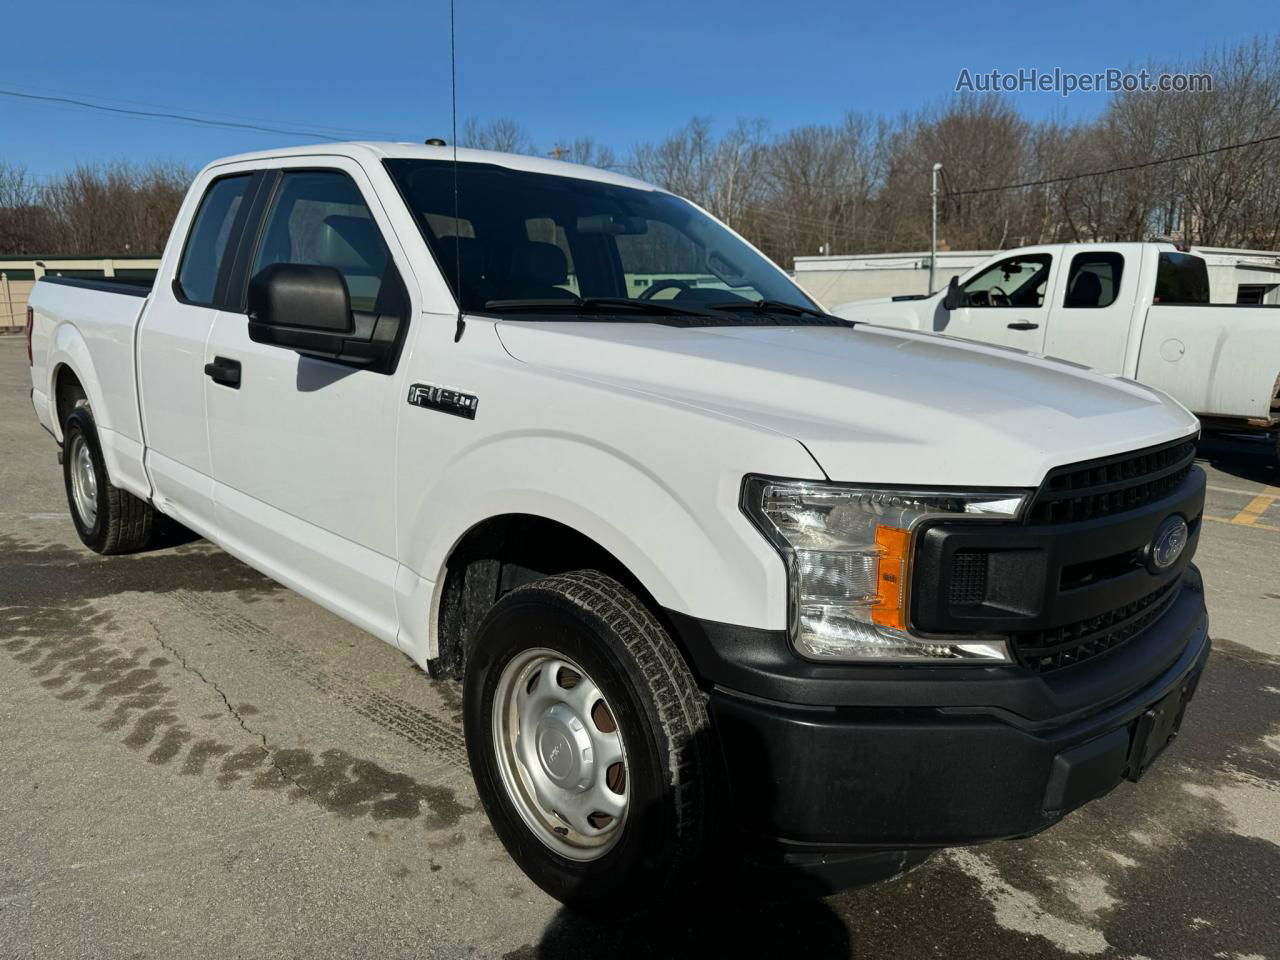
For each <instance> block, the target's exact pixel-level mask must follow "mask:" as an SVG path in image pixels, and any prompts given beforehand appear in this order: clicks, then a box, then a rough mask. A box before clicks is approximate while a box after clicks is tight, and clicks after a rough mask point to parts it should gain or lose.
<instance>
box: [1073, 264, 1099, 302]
mask: <svg viewBox="0 0 1280 960" xmlns="http://www.w3.org/2000/svg"><path fill="white" fill-rule="evenodd" d="M1101 301H1102V280H1101V279H1099V277H1098V275H1097V274H1096V273H1094V272H1092V271H1090V270H1081V271H1080V272H1079V273H1078V274H1076V280H1075V283H1073V284H1071V289H1070V290H1069V291H1068V292H1067V306H1068V307H1096V306H1097V305H1098V304H1099V303H1100V302H1101Z"/></svg>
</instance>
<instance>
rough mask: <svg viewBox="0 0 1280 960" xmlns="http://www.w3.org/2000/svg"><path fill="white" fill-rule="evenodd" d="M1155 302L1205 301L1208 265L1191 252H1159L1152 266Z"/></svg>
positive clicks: (1194, 302) (1207, 295) (1207, 298)
mask: <svg viewBox="0 0 1280 960" xmlns="http://www.w3.org/2000/svg"><path fill="white" fill-rule="evenodd" d="M1153 300H1154V302H1155V303H1191V304H1197V303H1198V304H1205V303H1208V302H1209V268H1208V266H1207V265H1206V264H1205V262H1204V259H1203V258H1202V257H1197V256H1196V255H1195V254H1191V253H1162V254H1160V261H1159V265H1158V266H1157V267H1156V292H1155V297H1154V298H1153Z"/></svg>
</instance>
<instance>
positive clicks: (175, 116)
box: [0, 90, 344, 143]
mask: <svg viewBox="0 0 1280 960" xmlns="http://www.w3.org/2000/svg"><path fill="white" fill-rule="evenodd" d="M0 96H5V97H14V98H16V99H19V100H36V101H42V102H45V103H65V104H69V105H71V106H76V107H86V108H88V109H90V110H101V111H103V112H105V113H121V114H125V115H127V116H134V117H145V118H149V119H152V120H176V121H178V122H180V123H194V124H198V125H200V126H205V127H222V128H225V129H232V130H253V131H256V132H259V133H280V134H284V135H286V136H291V137H313V138H315V139H317V140H327V141H329V142H331V143H340V142H341V141H342V140H343V139H344V138H342V137H334V136H330V135H329V134H327V133H317V132H316V131H314V130H288V129H285V128H283V127H268V126H265V125H263V124H258V123H237V122H235V121H232V120H209V119H207V118H204V117H194V116H191V115H189V114H184V113H168V112H163V111H158V110H132V109H129V108H127V107H112V106H108V105H107V104H105V103H92V102H90V101H88V100H79V99H76V98H75V97H55V96H49V95H44V94H38V93H22V92H21V91H18V90H0Z"/></svg>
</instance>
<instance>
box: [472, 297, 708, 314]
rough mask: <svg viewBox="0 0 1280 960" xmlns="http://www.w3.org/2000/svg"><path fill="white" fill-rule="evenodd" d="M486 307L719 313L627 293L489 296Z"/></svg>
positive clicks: (512, 310) (499, 309) (501, 310)
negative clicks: (520, 297) (525, 297)
mask: <svg viewBox="0 0 1280 960" xmlns="http://www.w3.org/2000/svg"><path fill="white" fill-rule="evenodd" d="M484 308H485V309H486V310H492V311H495V312H497V313H507V312H510V313H524V312H534V311H537V312H550V313H593V314H594V313H604V314H607V313H612V312H615V311H618V310H631V311H634V312H636V313H642V314H645V315H646V316H658V317H712V318H718V317H719V316H720V314H719V313H717V312H715V311H714V310H709V309H706V308H704V307H694V306H689V305H687V304H683V303H673V302H672V301H670V300H630V299H628V298H627V297H565V298H563V299H559V298H551V297H548V298H546V299H540V300H488V301H486V302H485V305H484Z"/></svg>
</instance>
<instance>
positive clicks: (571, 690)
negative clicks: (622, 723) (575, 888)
mask: <svg viewBox="0 0 1280 960" xmlns="http://www.w3.org/2000/svg"><path fill="white" fill-rule="evenodd" d="M575 678H576V679H575ZM569 681H573V682H572V683H571V684H570V685H568V686H566V685H565V684H566V683H567V682H569ZM602 708H603V710H602ZM492 726H493V741H494V750H495V753H496V755H497V759H498V772H499V774H500V776H501V779H502V785H503V788H504V789H505V790H506V793H507V797H508V798H509V799H510V800H511V803H512V805H513V806H514V807H515V808H516V811H517V812H518V813H519V814H520V818H521V819H522V820H523V821H524V822H525V825H526V826H527V827H528V828H529V830H530V831H531V832H532V833H533V834H534V836H536V837H537V838H538V839H539V840H541V841H542V843H543V844H545V845H546V846H547V847H549V848H550V849H551V850H553V851H554V852H556V853H558V854H560V855H561V856H563V857H566V858H568V859H570V860H578V861H586V860H595V859H598V858H599V857H602V856H604V854H606V853H607V852H608V851H609V850H611V849H612V848H613V846H614V844H616V843H617V841H618V838H619V837H620V836H621V835H622V831H623V829H624V827H625V824H626V817H627V807H628V803H627V800H628V796H629V792H630V784H629V782H628V781H629V777H628V770H627V760H626V751H625V748H624V746H623V742H622V730H621V729H620V728H619V727H618V725H617V719H616V714H614V712H613V709H612V707H610V706H609V704H608V702H607V701H606V700H605V697H604V694H603V693H602V692H601V690H600V688H599V686H598V685H597V684H596V683H595V681H594V680H592V679H591V677H590V675H588V673H587V672H586V671H585V670H583V669H582V668H581V667H580V666H578V664H576V663H575V662H574V661H573V660H571V659H569V658H568V657H566V656H564V655H563V654H561V653H559V652H558V651H555V650H550V649H547V648H544V647H539V648H536V649H532V650H525V651H522V652H521V653H520V654H518V655H517V656H516V657H514V658H512V660H511V661H510V662H509V663H507V665H506V666H505V667H504V668H503V670H502V674H501V676H500V677H499V678H498V685H497V690H496V692H495V696H494V703H493V720H492ZM610 727H611V728H612V729H610ZM606 818H607V819H606Z"/></svg>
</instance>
